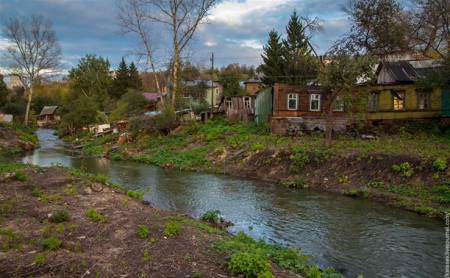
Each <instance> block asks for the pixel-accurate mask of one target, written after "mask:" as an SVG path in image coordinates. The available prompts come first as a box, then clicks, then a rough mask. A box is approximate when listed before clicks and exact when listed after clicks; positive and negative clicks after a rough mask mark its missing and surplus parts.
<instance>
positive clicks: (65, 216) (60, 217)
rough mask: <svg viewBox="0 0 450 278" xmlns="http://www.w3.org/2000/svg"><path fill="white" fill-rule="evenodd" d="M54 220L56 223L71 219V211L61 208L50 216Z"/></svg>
mask: <svg viewBox="0 0 450 278" xmlns="http://www.w3.org/2000/svg"><path fill="white" fill-rule="evenodd" d="M50 219H51V220H52V222H54V223H60V222H64V221H69V220H70V215H69V212H68V211H67V210H66V209H60V210H57V211H55V212H54V213H52V216H51V217H50Z"/></svg>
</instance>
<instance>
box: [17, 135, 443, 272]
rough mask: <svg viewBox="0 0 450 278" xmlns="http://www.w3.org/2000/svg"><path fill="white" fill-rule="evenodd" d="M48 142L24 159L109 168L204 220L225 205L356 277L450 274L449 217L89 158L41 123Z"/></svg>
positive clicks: (236, 216)
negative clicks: (448, 270) (448, 250)
mask: <svg viewBox="0 0 450 278" xmlns="http://www.w3.org/2000/svg"><path fill="white" fill-rule="evenodd" d="M37 135H38V137H39V139H40V142H41V147H40V148H39V149H37V150H35V151H34V152H33V153H32V154H29V155H27V156H25V157H24V158H23V161H24V162H27V163H32V164H35V165H40V166H51V165H52V164H56V163H59V164H62V165H64V166H72V167H77V168H82V169H85V170H86V171H88V172H91V173H94V174H97V173H102V174H105V175H107V176H109V177H110V178H112V179H113V180H114V181H116V182H120V183H121V184H122V185H123V186H126V187H128V188H131V189H138V188H143V189H144V188H146V187H147V186H150V188H151V195H150V196H148V195H146V196H145V199H146V200H148V201H150V203H151V205H152V206H154V207H157V208H161V209H166V210H172V211H176V212H179V213H186V214H188V215H189V216H192V217H194V218H199V217H200V216H201V215H202V214H203V213H204V212H206V211H208V210H220V211H221V216H222V217H224V218H225V219H227V220H229V221H231V222H233V223H234V224H235V225H234V226H232V227H230V228H229V229H228V230H229V232H231V233H233V234H236V233H237V232H239V231H244V232H246V233H247V234H249V235H251V236H252V237H253V238H256V239H259V238H262V239H264V240H265V241H267V242H271V243H280V244H284V245H289V246H292V247H298V246H301V247H303V253H306V254H313V255H314V258H312V261H313V262H315V263H317V264H319V266H321V267H325V266H333V267H334V268H335V269H337V270H339V271H340V272H341V273H343V274H344V275H346V276H349V277H356V276H357V275H358V274H363V275H364V277H365V278H367V277H424V278H425V277H426V278H429V277H444V272H445V242H446V238H445V223H444V222H442V221H438V220H435V219H430V218H427V217H424V216H420V215H417V214H415V213H412V212H408V211H404V210H400V209H396V208H392V207H387V206H384V205H382V204H379V203H375V202H370V201H364V200H357V199H352V198H349V197H344V196H340V195H335V194H327V193H324V192H316V191H313V190H302V189H286V188H283V187H282V186H279V185H276V184H272V183H267V182H261V181H256V180H246V179H241V178H234V177H228V176H223V175H213V174H203V173H192V172H181V171H175V170H168V169H162V168H159V167H154V166H151V165H146V164H138V163H132V162H123V161H112V160H108V159H106V158H103V157H86V158H81V156H80V152H79V151H74V150H71V149H70V148H68V146H67V144H66V143H64V142H63V141H61V140H59V139H58V138H57V137H56V136H54V135H53V130H51V129H39V130H38V131H37Z"/></svg>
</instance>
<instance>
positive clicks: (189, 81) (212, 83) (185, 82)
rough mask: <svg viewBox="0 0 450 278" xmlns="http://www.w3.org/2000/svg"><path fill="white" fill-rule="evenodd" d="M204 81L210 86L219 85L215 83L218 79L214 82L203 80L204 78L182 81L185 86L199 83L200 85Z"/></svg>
mask: <svg viewBox="0 0 450 278" xmlns="http://www.w3.org/2000/svg"><path fill="white" fill-rule="evenodd" d="M202 82H203V83H204V84H205V86H206V87H208V88H216V87H217V85H216V84H214V82H217V81H214V82H212V81H211V80H202V79H196V80H184V81H182V83H183V85H184V86H197V85H200V84H201V83H202Z"/></svg>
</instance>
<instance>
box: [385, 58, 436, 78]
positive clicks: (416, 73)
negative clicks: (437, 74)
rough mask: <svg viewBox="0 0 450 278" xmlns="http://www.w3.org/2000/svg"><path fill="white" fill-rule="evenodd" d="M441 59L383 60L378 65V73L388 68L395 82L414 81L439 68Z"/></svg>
mask: <svg viewBox="0 0 450 278" xmlns="http://www.w3.org/2000/svg"><path fill="white" fill-rule="evenodd" d="M440 67H442V64H441V63H440V61H439V60H431V59H428V60H408V61H406V60H401V61H383V62H381V63H380V64H379V65H378V68H377V74H378V73H379V72H380V71H381V70H383V69H384V70H386V71H387V72H388V73H389V74H390V75H391V77H392V78H393V79H394V80H395V82H414V81H416V80H417V79H418V78H420V77H421V76H423V75H424V74H425V73H426V72H428V71H430V70H439V69H440Z"/></svg>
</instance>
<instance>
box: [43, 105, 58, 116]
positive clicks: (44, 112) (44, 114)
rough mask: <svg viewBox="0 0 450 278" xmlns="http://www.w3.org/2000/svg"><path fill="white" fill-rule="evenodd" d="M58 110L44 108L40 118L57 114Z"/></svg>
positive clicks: (56, 107)
mask: <svg viewBox="0 0 450 278" xmlns="http://www.w3.org/2000/svg"><path fill="white" fill-rule="evenodd" d="M56 109H58V106H44V108H42V111H41V113H40V114H39V116H46V115H53V114H55V112H56Z"/></svg>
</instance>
